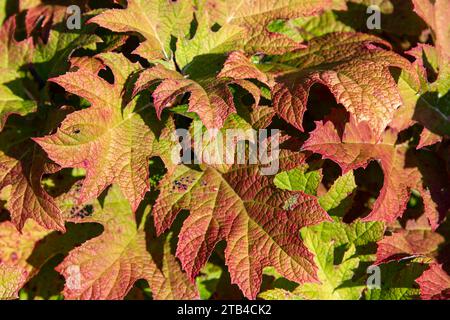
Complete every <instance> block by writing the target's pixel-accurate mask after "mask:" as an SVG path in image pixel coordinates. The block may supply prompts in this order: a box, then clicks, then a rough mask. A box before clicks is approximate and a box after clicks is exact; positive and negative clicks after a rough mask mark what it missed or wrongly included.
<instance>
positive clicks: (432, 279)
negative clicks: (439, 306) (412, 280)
mask: <svg viewBox="0 0 450 320" xmlns="http://www.w3.org/2000/svg"><path fill="white" fill-rule="evenodd" d="M416 282H417V283H418V284H419V286H420V295H421V297H422V299H425V300H448V299H449V298H450V276H449V275H448V273H447V272H445V271H444V269H443V268H442V266H441V265H438V264H436V263H433V264H431V265H430V268H429V269H428V270H426V271H425V272H424V273H423V274H422V275H421V276H420V278H418V279H417V280H416Z"/></svg>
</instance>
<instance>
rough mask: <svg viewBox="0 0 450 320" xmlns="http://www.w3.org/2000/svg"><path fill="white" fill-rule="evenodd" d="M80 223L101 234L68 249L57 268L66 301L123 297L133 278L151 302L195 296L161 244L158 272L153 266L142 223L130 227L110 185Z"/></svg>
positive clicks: (130, 217) (126, 208)
mask: <svg viewBox="0 0 450 320" xmlns="http://www.w3.org/2000/svg"><path fill="white" fill-rule="evenodd" d="M80 222H96V223H100V224H102V225H103V227H104V231H103V233H102V234H101V235H100V236H99V237H97V238H94V239H91V240H89V241H87V242H85V243H84V244H83V245H81V246H80V247H77V248H75V249H74V250H72V251H71V252H70V253H69V255H68V256H67V257H66V258H65V259H64V261H63V262H62V263H61V264H60V265H59V266H58V267H57V271H58V272H60V273H61V274H62V275H63V276H64V277H65V279H66V285H65V288H64V297H65V298H66V299H95V300H104V299H123V298H124V297H125V295H126V294H127V293H128V291H129V290H130V289H131V288H132V286H133V284H134V282H136V281H137V280H139V279H146V280H148V282H149V284H150V287H151V288H152V292H153V294H154V296H155V298H161V299H164V298H166V299H167V298H173V299H175V298H180V299H181V298H185V299H188V298H189V299H193V298H195V297H196V296H197V293H196V292H195V289H194V288H193V285H192V284H191V283H190V282H189V281H188V278H187V276H186V275H183V274H182V273H181V270H180V269H179V268H180V266H179V264H178V262H177V261H176V260H175V258H174V257H173V256H171V255H170V251H169V252H168V251H167V250H168V247H167V244H166V245H164V246H165V248H164V253H163V255H164V258H163V262H162V269H161V270H160V269H159V268H158V267H157V265H156V264H155V262H154V261H153V260H152V256H151V255H150V252H149V251H147V240H146V233H145V230H144V227H145V220H144V222H143V223H141V225H140V226H137V225H136V221H135V217H134V214H133V212H132V211H131V207H130V205H129V203H128V201H127V199H126V198H124V197H123V195H122V194H121V191H120V189H119V188H118V187H116V186H113V187H111V189H110V190H109V191H108V194H107V195H106V198H105V199H104V201H103V202H102V204H100V203H96V204H94V213H93V214H92V215H91V216H90V217H89V218H86V219H83V220H81V221H80ZM177 268H178V271H177ZM172 290H174V291H175V293H173V292H172Z"/></svg>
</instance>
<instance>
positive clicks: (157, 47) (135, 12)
mask: <svg viewBox="0 0 450 320" xmlns="http://www.w3.org/2000/svg"><path fill="white" fill-rule="evenodd" d="M127 4H128V5H127V7H126V9H110V10H106V11H105V12H103V13H101V14H99V15H97V16H95V17H94V18H92V19H91V20H90V21H89V22H91V23H96V24H98V25H100V26H102V27H104V28H107V29H110V30H112V31H116V32H137V33H139V34H141V35H142V36H143V37H144V38H145V40H146V41H145V42H143V43H142V44H141V46H140V47H139V48H138V49H137V52H136V53H138V54H140V55H142V56H143V57H145V58H149V60H158V59H167V60H169V59H170V58H171V56H172V55H171V51H170V39H171V35H174V36H180V35H184V34H187V33H189V25H190V23H191V21H192V18H193V8H192V3H191V1H186V0H181V1H166V0H151V1H148V0H128V1H127Z"/></svg>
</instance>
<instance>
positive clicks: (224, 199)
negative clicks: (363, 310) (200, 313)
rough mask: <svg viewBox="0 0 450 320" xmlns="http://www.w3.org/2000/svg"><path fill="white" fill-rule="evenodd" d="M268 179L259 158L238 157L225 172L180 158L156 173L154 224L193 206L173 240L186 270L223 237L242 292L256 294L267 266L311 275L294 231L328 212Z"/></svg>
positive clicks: (196, 267)
mask: <svg viewBox="0 0 450 320" xmlns="http://www.w3.org/2000/svg"><path fill="white" fill-rule="evenodd" d="M272 180H273V178H270V177H269V176H263V175H261V173H260V168H259V166H258V165H241V166H236V167H234V168H232V169H230V170H229V171H228V172H225V173H221V172H219V171H217V170H216V169H213V168H211V167H207V168H206V169H205V170H204V171H197V170H193V169H190V168H188V167H183V166H181V167H178V168H177V170H176V171H175V172H174V173H173V174H171V175H168V176H166V177H165V178H164V179H163V180H162V181H161V194H160V196H159V198H158V200H157V202H156V205H155V210H154V215H155V225H156V229H157V230H158V232H159V233H161V232H163V231H164V230H166V229H167V228H168V227H169V226H170V225H171V224H172V222H173V220H174V219H175V217H176V215H177V214H178V212H179V211H180V210H181V209H189V210H190V211H191V214H190V216H189V217H188V218H187V219H186V220H185V222H184V224H183V227H182V229H181V231H180V235H179V241H178V248H177V257H179V258H180V260H181V263H182V265H183V269H184V270H186V272H187V273H188V274H189V276H190V277H192V278H193V277H195V276H196V275H197V274H198V272H199V271H200V270H201V268H202V267H203V266H204V265H205V263H206V261H207V259H208V257H209V256H210V255H211V253H212V250H213V249H214V247H215V246H216V244H217V243H218V242H219V241H221V240H226V241H227V248H226V250H225V260H226V264H227V266H228V269H229V271H230V275H231V280H232V282H233V283H236V284H238V286H239V287H240V289H241V290H242V292H243V293H244V294H245V296H247V297H248V298H252V299H254V298H255V297H256V295H257V294H258V292H259V288H260V285H261V280H262V279H261V277H262V270H263V268H264V267H267V266H273V267H275V269H276V270H277V271H278V272H280V273H281V274H282V275H283V276H285V277H286V278H288V279H290V280H292V281H297V282H305V281H315V280H316V279H317V278H316V275H315V272H316V267H315V265H314V263H313V262H312V260H311V259H312V257H311V254H310V253H309V252H308V250H307V249H306V248H305V247H304V245H303V244H302V242H301V240H300V238H299V237H298V231H299V229H300V228H301V227H303V226H306V225H311V224H315V223H318V222H321V221H324V220H328V219H329V217H328V216H327V215H326V213H325V212H324V211H323V210H322V209H321V208H320V206H319V204H318V203H317V199H316V198H315V197H313V196H309V195H306V194H304V193H303V192H290V191H282V190H279V189H276V188H275V187H274V185H273V181H272Z"/></svg>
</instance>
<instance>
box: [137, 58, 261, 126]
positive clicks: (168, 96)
mask: <svg viewBox="0 0 450 320" xmlns="http://www.w3.org/2000/svg"><path fill="white" fill-rule="evenodd" d="M157 82H160V84H159V85H158V86H157V87H156V89H155V90H154V91H153V99H154V105H155V108H156V113H157V115H158V117H161V113H162V111H163V109H164V108H167V107H170V106H172V105H173V104H174V103H175V102H176V100H177V98H178V97H179V96H180V95H182V94H184V93H187V92H189V93H190V94H191V95H190V97H189V109H188V111H189V112H195V113H197V114H198V116H199V117H200V119H201V120H202V122H203V124H204V125H205V126H206V127H207V128H208V129H220V128H221V127H222V126H223V124H224V122H225V120H226V119H227V117H228V116H229V115H230V114H232V113H236V106H235V104H234V101H233V94H232V92H231V90H230V88H229V85H231V84H237V85H239V86H241V87H242V88H244V89H245V90H247V91H248V92H250V93H251V94H252V95H253V97H254V100H255V105H258V103H259V99H260V90H259V89H258V87H257V86H256V85H255V84H253V83H252V82H250V81H247V80H239V79H238V80H229V79H228V78H225V77H217V78H211V77H207V78H202V79H198V80H197V81H195V80H191V79H186V78H185V77H184V76H183V75H182V74H180V73H178V72H176V71H173V70H168V69H165V68H164V67H163V66H162V65H157V66H155V67H152V68H150V69H146V70H144V71H143V72H142V73H141V74H140V75H139V79H138V80H137V82H136V87H135V89H134V94H137V93H138V92H140V91H142V90H144V89H146V88H148V87H149V86H151V85H152V84H155V83H157Z"/></svg>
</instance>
